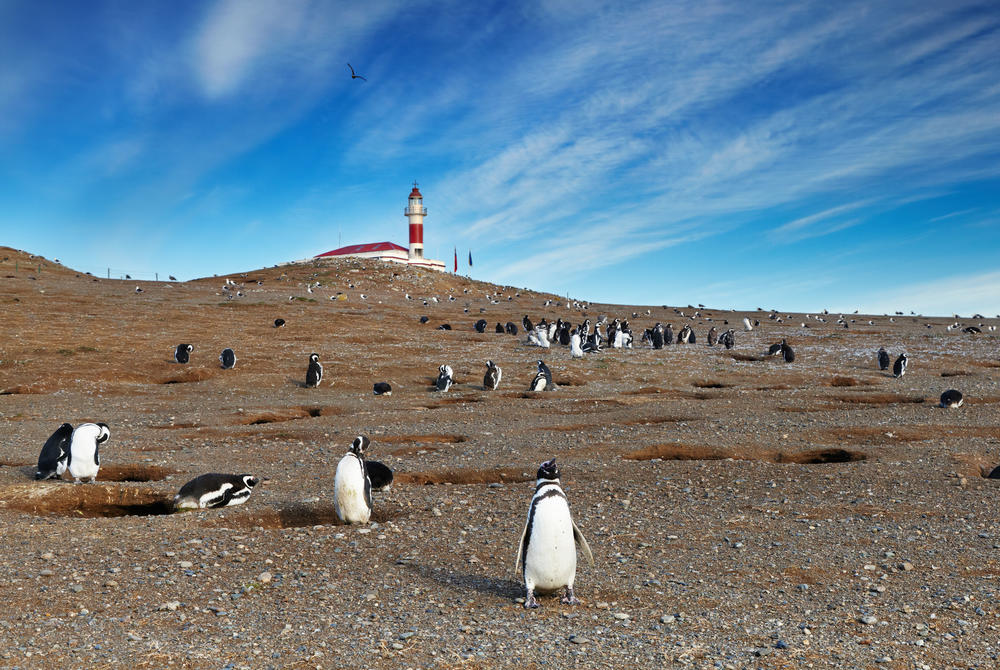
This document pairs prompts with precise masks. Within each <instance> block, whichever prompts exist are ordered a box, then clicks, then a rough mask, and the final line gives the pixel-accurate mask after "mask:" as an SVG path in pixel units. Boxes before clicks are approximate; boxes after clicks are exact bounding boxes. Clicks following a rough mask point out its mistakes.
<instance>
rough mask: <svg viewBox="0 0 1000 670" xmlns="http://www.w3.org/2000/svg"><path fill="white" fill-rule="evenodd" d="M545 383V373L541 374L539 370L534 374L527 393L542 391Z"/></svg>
mask: <svg viewBox="0 0 1000 670" xmlns="http://www.w3.org/2000/svg"><path fill="white" fill-rule="evenodd" d="M546 383H547V382H546V380H545V373H543V372H542V371H541V370H539V371H538V372H537V373H536V374H535V378H534V379H532V380H531V384H530V385H529V386H528V390H529V391H536V392H537V391H544V390H545V385H546Z"/></svg>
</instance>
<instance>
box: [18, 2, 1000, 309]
mask: <svg viewBox="0 0 1000 670" xmlns="http://www.w3.org/2000/svg"><path fill="white" fill-rule="evenodd" d="M998 53H1000V5H998V4H997V3H996V2H990V1H987V2H961V1H960V0H958V1H953V2H948V3H941V2H917V1H905V2H877V3H872V2H849V1H848V2H836V3H831V2H826V1H822V2H795V3H791V2H775V3H768V2H739V1H735V2H714V1H712V0H697V1H694V2H668V1H664V0H656V1H654V2H631V3H621V2H608V3H597V2H585V1H581V0H567V1H562V0H550V1H532V2H524V3H519V4H518V3H510V2H495V3H490V2H474V3H470V2H465V1H461V2H446V1H436V2H430V3H421V2H415V1H413V0H410V1H408V2H405V3H403V2H392V1H390V0H378V1H376V2H372V3H334V2H326V1H318V2H307V1H295V0H286V1H283V2H278V1H253V0H239V1H234V0H222V1H219V2H143V3H130V2H109V3H102V2H98V1H96V0H95V1H93V2H85V3H82V2H71V1H66V2H38V1H30V0H29V1H26V2H18V1H16V0H15V1H13V2H11V1H10V0H6V1H3V2H0V244H5V245H8V246H14V247H18V248H22V249H25V250H27V251H31V252H34V253H40V254H43V255H45V256H46V257H49V258H59V259H60V260H61V261H62V262H64V263H66V264H68V265H71V266H73V267H76V268H79V269H82V270H87V271H91V272H94V273H95V274H98V273H101V274H103V273H104V272H105V271H106V270H105V269H106V268H107V267H111V268H113V272H114V273H124V272H129V273H130V274H132V275H133V276H134V277H143V278H152V276H153V273H154V272H159V273H160V276H161V277H163V276H164V275H165V274H167V273H170V274H174V275H177V276H178V277H180V278H182V279H189V278H194V277H199V276H206V275H211V274H215V273H219V274H221V273H227V272H234V271H239V270H247V269H252V268H256V267H262V266H267V265H273V264H275V263H279V262H283V261H286V260H292V259H298V258H304V257H308V256H311V255H314V254H317V253H321V252H324V251H327V250H329V249H333V248H335V247H337V246H338V242H339V241H340V242H341V243H342V244H351V243H359V242H374V241H382V240H390V241H394V242H397V243H401V244H405V243H406V238H407V233H406V219H405V218H404V217H403V216H402V213H403V208H404V207H405V205H406V196H407V194H408V193H409V189H410V182H412V181H413V180H414V179H416V180H418V181H419V183H420V188H421V190H422V191H423V194H424V202H425V205H426V206H427V207H428V209H429V212H430V214H429V216H428V218H427V220H426V226H425V244H426V247H427V251H428V254H432V255H434V256H435V257H437V258H442V259H445V260H449V261H450V259H451V254H452V248H453V246H457V247H458V249H459V255H460V257H462V259H463V260H464V258H465V256H466V255H467V253H468V251H469V250H470V249H471V250H472V252H473V255H474V259H475V267H474V268H473V270H472V274H473V276H474V277H476V278H479V279H485V280H489V281H496V282H500V283H505V284H513V285H516V286H528V287H531V288H538V289H543V290H549V291H553V292H557V293H560V294H566V293H569V294H571V295H572V296H573V297H580V298H586V299H591V300H601V301H611V302H621V303H643V304H688V303H705V304H707V305H711V306H715V307H723V308H725V307H742V308H754V307H758V306H760V307H765V308H769V307H776V308H779V309H785V310H802V311H816V310H820V309H822V308H824V307H825V308H829V309H831V310H851V311H853V310H854V309H857V308H861V309H862V310H865V311H873V312H877V313H881V312H885V311H894V310H896V309H901V310H907V311H909V310H911V309H912V310H916V311H918V312H924V313H928V314H931V313H933V314H950V313H952V312H953V311H954V312H959V313H966V314H967V313H971V312H973V311H979V312H982V313H984V314H989V315H991V316H992V315H994V314H996V313H1000V263H998V261H1000V58H998V57H997V54H998ZM347 62H350V63H351V64H352V65H353V66H354V67H355V69H356V70H357V71H358V73H360V74H362V75H364V76H366V77H367V78H368V81H367V82H362V81H360V80H353V81H352V80H351V78H350V74H349V72H348V69H347V66H346V63H347ZM463 265H464V264H463ZM465 267H466V268H467V266H465ZM463 271H465V270H463Z"/></svg>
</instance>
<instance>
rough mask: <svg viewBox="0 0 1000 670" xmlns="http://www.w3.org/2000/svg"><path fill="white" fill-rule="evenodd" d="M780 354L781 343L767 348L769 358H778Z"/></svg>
mask: <svg viewBox="0 0 1000 670" xmlns="http://www.w3.org/2000/svg"><path fill="white" fill-rule="evenodd" d="M780 353H781V343H780V342H779V343H778V344H772V345H771V346H770V347H768V348H767V355H768V356H777V355H778V354H780Z"/></svg>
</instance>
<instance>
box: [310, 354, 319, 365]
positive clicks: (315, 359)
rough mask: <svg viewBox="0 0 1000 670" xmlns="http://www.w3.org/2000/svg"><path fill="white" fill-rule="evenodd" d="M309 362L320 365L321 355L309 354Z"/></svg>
mask: <svg viewBox="0 0 1000 670" xmlns="http://www.w3.org/2000/svg"><path fill="white" fill-rule="evenodd" d="M309 360H310V361H312V362H313V363H319V354H309Z"/></svg>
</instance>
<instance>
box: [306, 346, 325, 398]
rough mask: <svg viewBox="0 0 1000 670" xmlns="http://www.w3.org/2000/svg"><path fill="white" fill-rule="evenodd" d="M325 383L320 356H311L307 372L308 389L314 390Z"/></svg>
mask: <svg viewBox="0 0 1000 670" xmlns="http://www.w3.org/2000/svg"><path fill="white" fill-rule="evenodd" d="M321 381H323V366H322V365H320V362H319V354H309V368H308V369H307V370H306V388H308V389H314V388H316V387H317V386H319V383H320V382H321Z"/></svg>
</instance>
